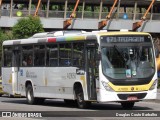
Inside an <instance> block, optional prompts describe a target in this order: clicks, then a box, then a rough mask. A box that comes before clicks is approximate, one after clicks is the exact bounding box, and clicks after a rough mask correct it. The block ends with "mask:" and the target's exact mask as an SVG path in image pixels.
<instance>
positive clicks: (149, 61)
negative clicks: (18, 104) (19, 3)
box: [2, 31, 157, 109]
mask: <svg viewBox="0 0 160 120" xmlns="http://www.w3.org/2000/svg"><path fill="white" fill-rule="evenodd" d="M24 63H25V64H24ZM2 80H3V88H4V89H3V90H4V91H5V92H7V93H10V94H12V95H14V94H20V95H21V96H26V98H27V101H28V103H29V104H38V103H43V102H44V100H45V99H46V98H58V99H64V101H65V102H67V103H68V102H74V101H76V102H77V104H78V107H79V108H86V107H88V106H89V105H90V104H91V103H92V102H102V103H105V102H119V103H121V105H122V107H123V108H125V109H131V108H132V107H133V106H134V104H135V102H138V101H141V100H147V99H156V95H157V68H156V61H155V52H154V46H153V43H152V37H151V35H150V34H148V33H142V32H121V31H117V32H107V31H96V32H84V31H57V32H50V33H38V34H35V35H34V36H33V37H30V38H28V39H17V40H8V41H4V42H3V67H2Z"/></svg>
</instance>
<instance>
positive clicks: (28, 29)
mask: <svg viewBox="0 0 160 120" xmlns="http://www.w3.org/2000/svg"><path fill="white" fill-rule="evenodd" d="M12 31H13V34H14V36H15V37H16V38H18V39H21V38H28V37H30V36H32V35H33V34H35V33H39V32H44V29H43V25H42V24H41V21H40V19H39V17H33V16H29V17H27V18H21V19H19V20H18V22H17V23H16V24H15V25H14V26H13V28H12Z"/></svg>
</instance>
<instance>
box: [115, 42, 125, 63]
mask: <svg viewBox="0 0 160 120" xmlns="http://www.w3.org/2000/svg"><path fill="white" fill-rule="evenodd" d="M114 48H115V49H116V51H117V52H118V53H119V54H120V56H121V57H122V58H123V60H124V61H125V62H127V58H126V57H125V55H124V54H125V53H124V52H122V51H121V50H119V48H118V46H117V45H114Z"/></svg>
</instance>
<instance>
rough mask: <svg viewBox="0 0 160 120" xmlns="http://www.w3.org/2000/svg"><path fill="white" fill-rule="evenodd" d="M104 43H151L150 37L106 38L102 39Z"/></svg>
mask: <svg viewBox="0 0 160 120" xmlns="http://www.w3.org/2000/svg"><path fill="white" fill-rule="evenodd" d="M101 42H103V43H143V42H151V40H150V38H149V37H148V36H104V37H101Z"/></svg>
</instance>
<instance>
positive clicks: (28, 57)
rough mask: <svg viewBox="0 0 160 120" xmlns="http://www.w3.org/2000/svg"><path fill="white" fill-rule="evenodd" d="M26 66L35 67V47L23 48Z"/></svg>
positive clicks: (23, 62) (23, 63)
mask: <svg viewBox="0 0 160 120" xmlns="http://www.w3.org/2000/svg"><path fill="white" fill-rule="evenodd" d="M21 65H22V66H23V67H25V66H33V46H31V45H30V46H22V64H21Z"/></svg>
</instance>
